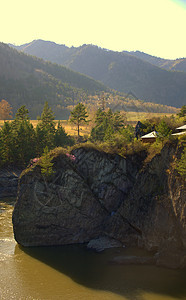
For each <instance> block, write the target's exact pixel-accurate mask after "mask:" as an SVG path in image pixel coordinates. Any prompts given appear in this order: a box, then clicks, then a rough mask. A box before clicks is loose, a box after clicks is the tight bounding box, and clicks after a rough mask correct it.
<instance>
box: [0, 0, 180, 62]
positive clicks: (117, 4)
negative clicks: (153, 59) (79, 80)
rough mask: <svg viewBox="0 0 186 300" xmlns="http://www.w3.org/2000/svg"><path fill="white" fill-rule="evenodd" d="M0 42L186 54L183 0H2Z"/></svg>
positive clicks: (0, 8)
mask: <svg viewBox="0 0 186 300" xmlns="http://www.w3.org/2000/svg"><path fill="white" fill-rule="evenodd" d="M0 1H1V5H0V11H1V17H0V28H1V29H0V42H4V43H12V44H15V45H20V44H24V43H28V42H31V41H33V40H35V39H43V40H47V41H52V42H55V43H57V44H65V45H66V46H69V47H70V46H75V47H77V46H80V45H83V44H93V45H97V46H99V47H102V48H107V49H110V50H114V51H123V50H126V51H135V50H139V51H143V52H146V53H148V54H151V55H155V56H159V57H163V58H169V59H175V58H180V57H186V0H50V1H49V0H48V1H47V0H29V1H28V0H0Z"/></svg>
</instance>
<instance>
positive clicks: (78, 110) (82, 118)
mask: <svg viewBox="0 0 186 300" xmlns="http://www.w3.org/2000/svg"><path fill="white" fill-rule="evenodd" d="M70 114H71V116H70V122H71V123H73V124H75V125H76V126H77V132H78V137H79V136H80V134H79V131H80V125H81V124H83V123H86V122H87V121H86V119H87V118H88V114H87V111H86V108H85V106H84V105H83V104H82V103H78V105H76V106H75V108H74V109H73V111H71V113H70Z"/></svg>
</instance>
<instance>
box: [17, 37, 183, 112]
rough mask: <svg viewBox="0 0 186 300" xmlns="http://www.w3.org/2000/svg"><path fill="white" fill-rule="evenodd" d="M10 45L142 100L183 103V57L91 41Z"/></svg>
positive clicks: (178, 104)
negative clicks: (117, 49)
mask: <svg viewBox="0 0 186 300" xmlns="http://www.w3.org/2000/svg"><path fill="white" fill-rule="evenodd" d="M13 47H14V48H16V49H17V50H19V51H22V52H24V53H27V54H30V55H33V56H36V57H40V58H42V59H44V60H46V61H51V62H53V63H57V64H60V65H63V66H66V67H67V68H70V69H72V70H74V71H76V72H79V73H82V74H85V75H87V76H90V77H92V78H94V79H95V80H98V81H101V82H102V83H103V84H104V85H106V86H108V87H110V88H111V89H115V90H118V91H120V92H124V93H128V92H132V93H134V94H135V95H136V96H137V98H139V99H142V100H144V101H151V102H154V103H160V104H164V105H170V106H175V107H181V106H182V105H184V104H185V103H186V59H179V60H175V61H173V60H164V59H161V58H156V57H153V56H150V55H148V54H145V53H142V52H139V51H137V52H126V51H123V52H115V51H111V50H107V49H102V48H99V47H97V46H94V45H82V46H80V47H77V48H76V47H71V48H69V47H67V46H65V45H58V44H56V43H53V42H47V41H43V40H35V41H33V42H31V43H28V44H25V45H21V46H13ZM170 70H171V71H170ZM175 71H181V72H175Z"/></svg>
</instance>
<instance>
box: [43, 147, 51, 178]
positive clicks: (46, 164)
mask: <svg viewBox="0 0 186 300" xmlns="http://www.w3.org/2000/svg"><path fill="white" fill-rule="evenodd" d="M51 160H52V158H50V153H49V150H48V147H47V146H46V147H45V148H44V153H43V155H42V157H41V161H40V166H41V174H42V175H43V176H44V177H45V178H46V179H48V178H49V177H50V176H51V175H52V174H54V171H53V169H52V167H53V163H51Z"/></svg>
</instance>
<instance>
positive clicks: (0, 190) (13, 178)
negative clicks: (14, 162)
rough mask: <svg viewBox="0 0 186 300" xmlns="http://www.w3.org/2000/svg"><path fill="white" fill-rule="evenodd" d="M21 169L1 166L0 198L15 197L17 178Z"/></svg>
mask: <svg viewBox="0 0 186 300" xmlns="http://www.w3.org/2000/svg"><path fill="white" fill-rule="evenodd" d="M21 172H22V170H20V169H16V168H3V169H1V170H0V199H1V198H11V197H17V188H18V180H19V176H20V174H21Z"/></svg>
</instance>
